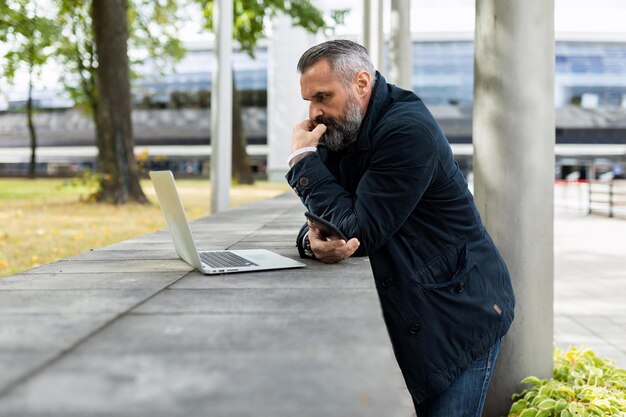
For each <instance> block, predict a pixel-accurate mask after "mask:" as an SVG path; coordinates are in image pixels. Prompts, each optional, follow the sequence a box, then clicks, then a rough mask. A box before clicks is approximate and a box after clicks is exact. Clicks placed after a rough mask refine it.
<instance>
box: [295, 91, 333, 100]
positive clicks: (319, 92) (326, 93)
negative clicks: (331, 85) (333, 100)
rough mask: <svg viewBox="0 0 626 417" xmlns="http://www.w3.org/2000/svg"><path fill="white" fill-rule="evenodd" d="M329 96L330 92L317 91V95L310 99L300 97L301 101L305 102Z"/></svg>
mask: <svg viewBox="0 0 626 417" xmlns="http://www.w3.org/2000/svg"><path fill="white" fill-rule="evenodd" d="M329 95H331V92H330V91H318V92H317V93H315V94H313V96H312V97H311V98H306V97H302V99H303V100H306V101H310V100H319V99H321V98H322V97H323V96H329Z"/></svg>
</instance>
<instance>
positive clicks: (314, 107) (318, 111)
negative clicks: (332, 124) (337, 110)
mask: <svg viewBox="0 0 626 417" xmlns="http://www.w3.org/2000/svg"><path fill="white" fill-rule="evenodd" d="M322 114H324V112H322V108H321V107H320V106H319V105H318V104H316V103H311V104H310V105H309V119H310V120H315V118H316V117H317V116H321V115H322Z"/></svg>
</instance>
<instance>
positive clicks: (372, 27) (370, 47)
mask: <svg viewBox="0 0 626 417" xmlns="http://www.w3.org/2000/svg"><path fill="white" fill-rule="evenodd" d="M363 46H364V47H365V49H367V52H368V53H369V56H370V58H371V59H372V63H373V64H374V67H375V68H376V69H377V70H379V71H380V72H382V73H385V68H383V67H384V64H385V61H384V37H383V0H363Z"/></svg>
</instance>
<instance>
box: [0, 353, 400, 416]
mask: <svg viewBox="0 0 626 417" xmlns="http://www.w3.org/2000/svg"><path fill="white" fill-rule="evenodd" d="M391 355H392V353H391V351H390V349H389V348H369V347H358V348H355V349H352V350H350V351H344V352H328V351H325V350H318V351H316V352H314V353H311V352H304V353H298V352H286V353H280V352H279V353H274V354H267V353H264V354H263V355H257V354H250V353H248V352H244V353H240V352H233V353H222V354H220V355H216V354H210V352H204V353H186V352H183V353H177V352H172V353H159V354H155V353H144V354H130V355H123V354H119V353H114V354H88V355H85V354H75V355H72V356H70V357H67V358H64V359H63V360H61V361H59V362H58V363H57V364H55V366H53V367H51V369H50V370H49V371H48V372H46V373H44V374H42V375H40V376H39V377H38V378H36V379H34V380H33V381H32V382H31V383H30V384H28V385H25V386H20V387H18V388H17V389H16V390H15V391H13V392H12V393H11V395H10V396H8V397H7V398H6V399H5V400H4V401H2V403H1V405H2V407H1V409H0V415H10V416H16V417H18V416H63V417H65V416H87V415H88V416H102V415H109V416H110V415H115V416H155V417H156V416H172V415H180V416H211V417H221V416H223V417H233V416H255V417H261V416H265V417H287V416H299V417H300V416H302V417H307V416H310V417H322V416H337V417H353V416H364V417H368V416H372V417H374V416H375V417H380V416H389V417H396V416H397V417H402V416H404V417H408V416H410V415H411V412H412V411H411V408H410V404H409V403H408V401H407V397H406V394H405V392H404V391H405V389H404V388H403V387H402V385H401V383H400V379H399V374H398V371H397V370H395V369H393V368H390V367H389V366H388V365H389V363H390V361H392V357H391ZM363 358H368V360H366V361H364V360H363ZM270 376H271V377H270ZM357 378H358V379H357ZM381 386H384V387H385V388H384V389H381Z"/></svg>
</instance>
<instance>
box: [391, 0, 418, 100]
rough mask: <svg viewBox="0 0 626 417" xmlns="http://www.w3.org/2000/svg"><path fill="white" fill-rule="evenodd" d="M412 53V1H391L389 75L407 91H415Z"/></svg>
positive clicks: (393, 81)
mask: <svg viewBox="0 0 626 417" xmlns="http://www.w3.org/2000/svg"><path fill="white" fill-rule="evenodd" d="M411 53H412V47H411V0H391V29H390V34H389V71H388V74H389V79H390V80H391V82H392V83H394V84H396V85H398V86H400V87H402V88H404V89H406V90H413V62H412V58H411V57H412V55H411Z"/></svg>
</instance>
